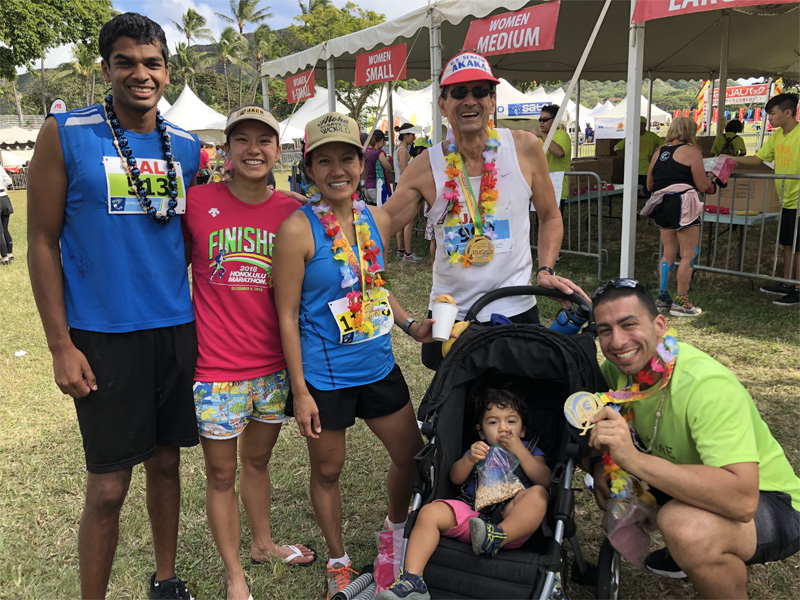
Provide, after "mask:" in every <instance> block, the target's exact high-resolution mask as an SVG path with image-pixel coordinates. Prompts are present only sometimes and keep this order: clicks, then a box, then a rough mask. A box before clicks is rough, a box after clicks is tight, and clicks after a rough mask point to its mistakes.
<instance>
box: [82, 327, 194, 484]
mask: <svg viewBox="0 0 800 600" xmlns="http://www.w3.org/2000/svg"><path fill="white" fill-rule="evenodd" d="M70 336H71V337H72V342H73V343H74V344H75V346H76V347H77V348H78V350H80V351H81V352H83V353H84V354H85V355H86V359H87V360H88V361H89V366H90V367H91V368H92V371H93V372H94V375H95V377H96V378H97V391H96V392H91V393H90V394H89V395H88V396H86V397H85V398H75V410H76V411H77V413H78V424H79V425H80V429H81V435H82V436H83V449H84V452H85V454H86V469H87V470H88V471H89V472H90V473H110V472H112V471H120V470H122V469H128V468H130V467H132V466H134V465H137V464H139V463H142V462H144V461H146V460H147V459H149V458H150V457H152V456H153V454H154V453H155V451H156V446H178V447H185V446H194V445H196V444H198V443H199V439H198V436H197V418H196V417H195V411H194V398H193V395H192V385H193V384H194V365H195V361H196V359H197V333H196V331H195V325H194V321H193V322H191V323H187V324H185V325H175V326H173V327H162V328H158V329H145V330H142V331H133V332H130V333H98V332H95V331H84V330H81V329H71V330H70Z"/></svg>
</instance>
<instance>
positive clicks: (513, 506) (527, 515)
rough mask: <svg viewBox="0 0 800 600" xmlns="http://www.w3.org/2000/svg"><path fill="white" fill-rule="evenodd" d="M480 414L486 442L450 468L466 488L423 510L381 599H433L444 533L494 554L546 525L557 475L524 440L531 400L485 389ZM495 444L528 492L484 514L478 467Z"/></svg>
mask: <svg viewBox="0 0 800 600" xmlns="http://www.w3.org/2000/svg"><path fill="white" fill-rule="evenodd" d="M475 415H476V424H475V428H476V430H477V432H478V435H479V437H480V440H478V441H476V442H475V443H473V444H472V445H471V446H470V448H469V450H468V451H467V452H465V453H464V455H463V456H462V457H461V458H460V459H459V460H458V461H456V462H455V463H454V464H453V467H452V468H451V470H450V480H451V481H452V482H453V483H454V484H455V485H461V486H462V487H461V494H460V495H459V499H457V500H452V499H439V500H434V501H433V502H431V503H430V504H427V505H425V506H424V507H423V508H422V509H421V511H420V514H419V517H418V522H417V526H416V527H415V528H414V529H413V531H412V533H411V537H410V539H409V542H408V549H407V552H406V559H405V569H404V571H402V572H401V574H400V577H399V578H398V580H397V581H396V582H395V583H394V584H393V585H392V586H391V587H390V588H389V589H388V590H385V591H383V592H381V593H380V594H379V595H378V597H377V599H376V600H397V599H404V600H428V599H429V598H430V595H429V594H428V591H427V586H426V585H425V582H424V581H423V579H422V572H423V570H424V569H425V565H426V564H427V562H428V559H429V558H430V557H431V555H432V554H433V552H434V550H436V547H437V545H438V543H439V537H440V535H443V536H445V537H450V538H455V539H457V540H459V541H462V542H465V543H471V544H472V549H473V551H474V552H475V554H488V555H490V556H494V555H495V554H497V552H498V551H499V550H500V549H501V548H503V547H506V548H517V547H519V546H521V545H522V544H524V543H525V542H526V541H527V540H528V538H530V536H531V535H532V534H533V533H534V531H536V530H537V529H538V528H539V526H540V525H541V523H542V519H543V518H544V515H545V512H546V510H547V504H548V499H549V495H548V491H547V489H548V488H549V486H550V474H551V473H550V469H549V468H548V466H547V464H546V463H545V457H544V453H543V452H542V451H541V450H539V449H538V448H537V447H536V446H535V443H531V442H528V441H525V440H524V438H525V433H526V430H527V428H528V425H529V417H528V410H527V407H526V404H525V402H524V401H523V400H522V399H521V398H520V397H519V396H518V395H516V394H515V393H514V392H512V391H511V390H508V389H499V388H494V387H489V388H482V389H481V390H479V391H478V393H477V394H476V395H475ZM490 446H499V447H500V448H503V449H504V450H505V451H507V452H508V453H510V454H512V455H513V456H514V457H516V459H517V460H518V461H519V467H518V469H517V471H519V470H521V475H522V477H521V479H522V480H523V481H524V489H521V490H520V491H518V492H516V494H515V495H514V496H513V497H511V498H509V499H507V500H505V501H503V502H502V503H501V504H495V505H491V506H488V507H485V508H483V509H482V510H481V511H480V512H479V511H477V510H476V509H475V506H476V504H475V492H476V483H477V477H476V468H475V467H476V465H477V464H478V462H480V461H482V460H484V459H486V457H487V455H488V453H489V451H490ZM497 511H499V513H500V516H499V518H500V519H501V520H500V522H499V523H498V524H497V525H495V524H493V523H492V522H491V517H492V515H493V514H496V512H497Z"/></svg>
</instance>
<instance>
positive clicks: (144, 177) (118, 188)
mask: <svg viewBox="0 0 800 600" xmlns="http://www.w3.org/2000/svg"><path fill="white" fill-rule="evenodd" d="M174 162H175V173H176V180H177V183H178V188H177V190H176V191H177V192H178V196H177V197H176V198H175V200H177V201H178V205H177V206H176V207H175V212H176V213H177V214H179V215H182V214H184V213H185V212H186V189H185V188H184V187H183V171H182V169H181V163H180V162H178V161H174ZM136 166H137V167H138V168H139V171H140V174H139V179H140V180H141V182H142V185H144V187H145V188H146V189H147V197H148V198H149V199H150V201H151V202H152V203H153V206H154V207H155V209H156V211H157V212H158V214H159V215H165V214H167V209H168V208H169V205H168V202H169V200H170V197H169V178H168V177H167V170H168V169H167V161H165V160H161V159H153V158H142V159H138V160H137V165H136ZM103 167H104V168H105V171H106V186H107V190H108V213H109V214H111V215H145V214H147V213H145V212H144V211H143V210H142V205H141V204H139V200H138V199H137V197H136V190H135V189H133V188H132V187H131V185H130V183H129V181H128V174H127V173H126V172H125V168H124V167H123V166H122V162H121V160H120V158H119V157H118V156H104V157H103Z"/></svg>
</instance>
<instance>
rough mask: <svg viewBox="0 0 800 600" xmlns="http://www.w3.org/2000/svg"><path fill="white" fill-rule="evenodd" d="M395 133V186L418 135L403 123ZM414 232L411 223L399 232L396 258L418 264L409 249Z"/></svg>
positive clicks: (418, 258)
mask: <svg viewBox="0 0 800 600" xmlns="http://www.w3.org/2000/svg"><path fill="white" fill-rule="evenodd" d="M394 130H395V131H396V132H397V147H396V148H395V150H394V157H393V159H394V160H393V161H392V163H393V165H394V181H395V185H397V182H398V181H400V175H402V173H403V171H405V170H406V167H407V166H408V163H409V162H411V159H412V155H411V148H413V147H414V140H415V139H416V137H417V135H418V134H419V133H420V132H419V131H417V130H416V129H415V128H414V126H413V125H412V124H411V123H405V124H404V125H400V126H398V127H395V128H394ZM413 231H414V223H413V221H412V222H411V223H409V224H408V225H406V226H405V227H404V228H403V230H402V231H401V232H399V233H398V234H397V236H396V238H397V257H398V258H402V259H403V260H404V261H406V262H419V261H421V260H423V259H422V258H420V257H419V256H417V255H416V254H414V252H413V250H412V249H411V235H412V233H413Z"/></svg>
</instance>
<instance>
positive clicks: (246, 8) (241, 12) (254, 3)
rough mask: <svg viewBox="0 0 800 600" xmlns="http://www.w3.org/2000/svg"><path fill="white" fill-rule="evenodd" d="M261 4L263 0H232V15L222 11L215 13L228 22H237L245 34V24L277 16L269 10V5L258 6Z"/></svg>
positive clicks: (240, 31)
mask: <svg viewBox="0 0 800 600" xmlns="http://www.w3.org/2000/svg"><path fill="white" fill-rule="evenodd" d="M259 4H261V0H230V6H231V15H232V16H228V15H225V14H222V13H214V14H215V15H217V16H218V17H219V18H221V19H223V20H224V21H227V22H228V23H233V24H235V25H236V26H237V27H238V28H239V33H240V34H243V33H244V26H245V25H247V24H249V23H260V22H261V21H266V20H267V19H271V18H272V17H274V16H275V15H273V14H272V13H271V12H269V6H265V7H264V8H258V5H259Z"/></svg>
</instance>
